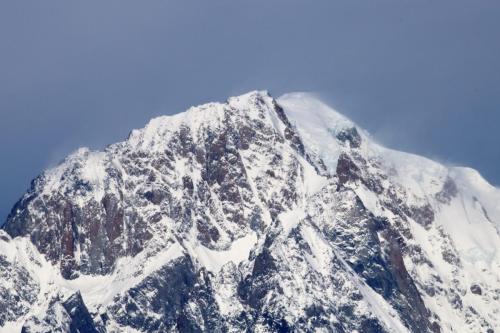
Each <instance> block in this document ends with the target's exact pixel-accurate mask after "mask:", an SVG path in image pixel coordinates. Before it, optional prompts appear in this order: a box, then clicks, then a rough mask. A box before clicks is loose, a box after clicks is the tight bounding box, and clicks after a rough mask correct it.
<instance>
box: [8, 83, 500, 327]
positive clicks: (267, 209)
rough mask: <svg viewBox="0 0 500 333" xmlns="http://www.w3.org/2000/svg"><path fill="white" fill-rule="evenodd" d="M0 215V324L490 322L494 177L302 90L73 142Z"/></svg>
mask: <svg viewBox="0 0 500 333" xmlns="http://www.w3.org/2000/svg"><path fill="white" fill-rule="evenodd" d="M3 229H4V230H3V231H2V230H0V276H1V277H2V279H1V280H0V296H1V297H0V309H2V310H3V311H2V313H1V314H0V326H1V327H2V328H1V329H0V330H3V331H5V332H20V331H23V332H47V331H59V332H77V331H79V332H169V331H180V332H198V331H205V332H242V331H247V332H289V331H297V332H310V331H318V332H353V331H358V332H407V331H409V332H493V330H495V329H496V330H500V300H499V298H500V257H499V256H500V255H499V253H500V236H499V235H500V190H498V189H497V188H495V187H493V186H491V185H489V184H488V183H487V182H486V181H485V180H484V179H482V178H481V176H480V175H479V174H478V173H477V172H476V171H474V170H471V169H467V168H453V167H447V166H444V165H441V164H439V163H436V162H433V161H430V160H428V159H426V158H423V157H419V156H415V155H411V154H407V153H402V152H397V151H393V150H390V149H387V148H385V147H382V146H380V145H378V144H377V143H376V142H375V141H374V140H372V139H371V138H370V136H369V135H368V134H367V133H366V132H365V131H364V130H362V129H360V128H358V127H357V126H356V125H355V124H354V123H353V122H352V121H350V120H349V119H347V118H346V117H344V116H342V115H341V114H339V113H337V112H336V111H334V110H332V109H331V108H330V107H328V106H327V105H325V104H324V103H322V102H321V101H319V100H318V99H316V98H315V97H313V96H311V95H308V94H304V93H293V94H287V95H284V96H282V97H280V98H278V99H277V100H275V99H273V98H272V97H271V96H270V95H269V94H268V93H267V92H260V91H255V92H250V93H248V94H245V95H242V96H238V97H233V98H230V99H229V100H228V101H227V102H226V103H209V104H205V105H201V106H198V107H193V108H190V109H189V110H187V111H186V112H183V113H180V114H177V115H174V116H164V117H159V118H156V119H153V120H151V121H150V122H149V124H147V125H146V127H144V128H143V129H139V130H134V131H132V133H131V134H130V136H129V138H128V139H127V140H126V141H124V142H120V143H117V144H113V145H111V146H109V147H107V148H106V149H105V150H104V151H102V152H94V151H90V150H88V149H80V150H78V151H76V152H75V153H74V154H72V155H70V156H68V157H67V158H66V160H65V161H64V162H63V163H61V164H60V165H59V166H57V167H56V168H54V169H51V170H47V171H45V172H44V173H42V175H41V176H39V177H38V178H37V179H35V180H34V181H33V182H32V187H31V189H30V190H29V191H28V192H27V193H26V194H25V195H24V196H23V197H22V198H21V200H20V201H19V202H18V203H17V204H16V205H15V206H14V208H13V209H12V213H11V214H10V216H9V218H8V220H7V222H6V224H5V225H4V227H3ZM19 285H22V286H23V288H18V287H17V286H19Z"/></svg>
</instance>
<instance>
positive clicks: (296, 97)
mask: <svg viewBox="0 0 500 333" xmlns="http://www.w3.org/2000/svg"><path fill="white" fill-rule="evenodd" d="M277 101H278V103H279V105H280V106H282V107H283V109H284V110H285V113H286V115H287V117H288V118H289V120H290V122H291V123H292V125H294V126H295V127H296V128H297V130H298V132H299V134H300V136H301V138H302V140H303V142H304V145H305V146H306V147H307V148H309V150H310V151H312V152H313V153H314V154H315V155H317V156H319V157H321V158H322V159H323V161H324V162H325V164H326V166H327V167H328V168H329V170H335V169H336V166H337V159H338V157H339V155H340V153H341V146H340V145H339V143H338V141H337V140H336V138H335V134H337V133H338V132H339V131H340V130H342V129H344V128H350V127H353V126H354V123H353V122H352V121H350V120H349V119H348V118H346V117H344V116H342V115H341V114H340V113H338V112H337V111H335V110H333V109H332V108H330V107H329V106H328V105H326V104H324V103H323V102H321V101H320V100H319V99H318V98H317V97H315V96H314V95H312V94H309V93H303V92H298V93H289V94H285V95H283V96H281V97H279V98H278V99H277Z"/></svg>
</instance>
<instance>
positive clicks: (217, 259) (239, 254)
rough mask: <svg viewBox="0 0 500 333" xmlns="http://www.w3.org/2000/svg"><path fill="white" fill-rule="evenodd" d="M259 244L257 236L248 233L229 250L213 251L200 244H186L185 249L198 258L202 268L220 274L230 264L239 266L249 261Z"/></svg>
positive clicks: (234, 242)
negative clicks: (252, 251) (255, 246)
mask: <svg viewBox="0 0 500 333" xmlns="http://www.w3.org/2000/svg"><path fill="white" fill-rule="evenodd" d="M256 243H257V234H256V233H254V232H251V233H248V234H247V235H246V236H243V237H241V238H239V239H237V240H235V241H233V243H232V244H231V246H230V247H229V249H227V250H211V249H209V248H207V247H205V246H203V245H201V244H199V243H198V242H195V243H194V244H193V243H189V242H188V243H185V244H184V245H185V247H186V248H187V250H188V252H189V253H190V254H191V256H192V257H193V258H196V259H197V260H198V261H199V262H200V264H201V266H202V267H205V268H206V269H207V270H209V271H210V272H212V273H218V272H219V271H220V269H221V268H222V267H223V266H224V265H226V264H227V263H229V262H232V263H233V264H235V265H238V264H239V263H241V262H242V261H245V260H248V256H249V255H250V251H251V250H252V248H253V247H254V245H255V244H256Z"/></svg>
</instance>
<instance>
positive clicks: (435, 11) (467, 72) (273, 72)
mask: <svg viewBox="0 0 500 333" xmlns="http://www.w3.org/2000/svg"><path fill="white" fill-rule="evenodd" d="M0 43H1V44H0V51H1V52H0V116H1V118H0V153H1V156H2V158H1V162H2V163H1V164H0V187H1V191H0V220H3V218H4V217H5V216H6V215H7V213H8V210H10V208H11V207H12V205H13V204H14V202H15V201H16V200H17V199H18V198H19V197H20V195H21V194H22V193H23V192H24V190H25V189H26V188H27V187H28V185H29V181H30V179H31V178H33V177H35V176H36V175H37V174H39V173H40V172H41V171H42V169H44V168H46V167H48V166H51V165H54V164H55V163H57V162H58V161H59V160H60V159H62V158H63V157H64V156H65V155H66V154H67V153H69V152H70V151H72V150H74V149H76V148H77V147H79V146H90V147H91V148H102V147H103V146H104V145H105V144H108V143H112V142H115V141H118V140H121V139H123V138H125V137H126V136H127V134H128V132H129V131H130V130H131V129H132V128H139V127H142V126H143V125H144V124H145V123H146V122H147V120H148V119H149V118H151V117H153V116H156V115H160V114H169V113H176V112H180V111H182V110H184V109H185V108H187V107H188V106H190V105H193V104H199V103H202V102H206V101H211V100H225V99H226V97H228V96H231V95H235V94H239V93H242V92H245V91H247V90H253V89H268V90H269V91H270V92H271V93H272V94H274V95H275V96H278V95H280V94H282V93H284V92H289V91H297V90H301V91H312V92H316V93H318V94H319V95H320V96H322V97H323V98H324V99H325V100H326V101H327V102H329V103H330V104H332V105H333V106H334V107H336V108H337V109H338V110H339V111H341V112H343V113H344V114H347V115H348V116H350V117H351V118H352V119H353V120H355V121H356V122H357V123H358V124H360V125H361V126H363V127H365V128H366V129H368V130H369V131H370V132H371V133H372V134H373V135H374V136H375V137H376V138H377V139H378V140H379V141H381V142H383V143H385V144H386V145H388V146H391V147H394V148H399V149H402V150H405V151H410V152H415V153H419V154H422V155H426V156H429V157H432V158H437V159H439V160H441V161H445V162H448V163H453V164H460V165H467V166H471V167H474V168H476V169H478V170H479V171H480V172H481V173H482V174H483V175H484V176H485V177H486V178H487V179H488V180H489V181H490V182H492V183H494V184H500V172H499V166H500V131H499V130H498V126H499V124H500V2H499V1H487V0H481V1H472V0H470V1H463V0H443V1H430V0H419V1H405V0H394V1H385V0H384V1H381V0H377V1H368V0H366V1H347V0H346V1H332V0H328V1H305V0H303V1H293V0H287V1H284V0H283V1H281V0H267V1H237V0H236V1H235V0H228V1H217V0H216V1H206V0H205V1H167V0H150V1H124V0H120V1H117V0H116V1H111V0H107V1H79V2H76V1H62V0H61V1H55V0H54V1H15V0H12V1H11V0H5V1H2V2H1V4H0Z"/></svg>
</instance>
